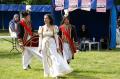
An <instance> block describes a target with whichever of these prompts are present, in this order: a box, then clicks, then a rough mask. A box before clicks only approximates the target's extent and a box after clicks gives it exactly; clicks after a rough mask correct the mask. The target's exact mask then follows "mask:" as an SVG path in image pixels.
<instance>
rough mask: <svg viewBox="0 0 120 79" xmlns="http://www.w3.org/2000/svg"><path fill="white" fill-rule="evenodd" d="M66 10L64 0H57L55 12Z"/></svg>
mask: <svg viewBox="0 0 120 79" xmlns="http://www.w3.org/2000/svg"><path fill="white" fill-rule="evenodd" d="M63 9H64V0H55V10H56V11H59V10H63Z"/></svg>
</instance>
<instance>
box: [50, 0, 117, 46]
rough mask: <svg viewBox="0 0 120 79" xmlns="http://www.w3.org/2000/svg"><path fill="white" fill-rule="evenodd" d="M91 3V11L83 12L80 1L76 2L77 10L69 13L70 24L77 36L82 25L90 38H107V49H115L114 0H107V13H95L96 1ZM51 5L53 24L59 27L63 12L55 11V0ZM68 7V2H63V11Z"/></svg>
mask: <svg viewBox="0 0 120 79" xmlns="http://www.w3.org/2000/svg"><path fill="white" fill-rule="evenodd" d="M91 1H92V5H91V6H92V7H91V11H90V12H88V11H83V10H80V8H81V0H78V9H77V10H75V11H73V12H70V19H71V20H72V22H71V23H72V24H74V25H75V26H76V29H77V34H78V36H79V29H80V26H81V25H82V24H85V25H86V26H87V28H88V29H89V30H90V38H92V37H96V38H97V40H98V41H99V40H100V38H102V37H105V38H106V37H107V38H108V39H109V48H115V47H116V26H117V23H116V17H117V15H116V7H115V5H114V0H107V6H106V8H107V12H106V13H97V12H96V0H91ZM52 5H53V15H54V19H55V23H56V24H57V25H60V21H61V19H62V15H61V13H63V11H55V9H54V8H55V7H54V6H55V0H52ZM68 5H69V0H65V2H64V9H67V8H68ZM58 18H59V19H58Z"/></svg>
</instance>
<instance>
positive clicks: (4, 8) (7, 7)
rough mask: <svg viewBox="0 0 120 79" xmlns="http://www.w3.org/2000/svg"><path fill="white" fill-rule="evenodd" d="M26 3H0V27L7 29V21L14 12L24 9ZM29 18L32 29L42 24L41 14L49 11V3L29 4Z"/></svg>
mask: <svg viewBox="0 0 120 79" xmlns="http://www.w3.org/2000/svg"><path fill="white" fill-rule="evenodd" d="M26 6H27V5H23V4H0V29H8V24H9V21H10V20H11V19H12V18H13V15H14V14H15V13H18V14H19V13H20V12H21V11H25V10H26ZM30 9H31V19H32V24H33V28H34V29H36V30H37V29H38V27H39V26H41V25H43V16H44V14H46V13H51V9H52V8H51V5H31V8H30Z"/></svg>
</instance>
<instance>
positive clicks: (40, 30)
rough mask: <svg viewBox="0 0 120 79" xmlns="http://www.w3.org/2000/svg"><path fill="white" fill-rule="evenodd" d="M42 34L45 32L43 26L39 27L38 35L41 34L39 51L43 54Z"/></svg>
mask: <svg viewBox="0 0 120 79" xmlns="http://www.w3.org/2000/svg"><path fill="white" fill-rule="evenodd" d="M42 32H43V28H42V26H40V27H39V30H38V34H39V47H38V51H39V52H41V50H42V37H43V36H42Z"/></svg>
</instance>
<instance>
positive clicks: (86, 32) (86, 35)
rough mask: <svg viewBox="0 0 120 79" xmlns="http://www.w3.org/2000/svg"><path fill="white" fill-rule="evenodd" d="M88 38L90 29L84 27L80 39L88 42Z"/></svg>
mask: <svg viewBox="0 0 120 79" xmlns="http://www.w3.org/2000/svg"><path fill="white" fill-rule="evenodd" d="M88 38H89V35H88V29H87V28H86V26H85V25H82V26H81V29H80V39H81V40H86V39H88Z"/></svg>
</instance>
